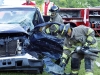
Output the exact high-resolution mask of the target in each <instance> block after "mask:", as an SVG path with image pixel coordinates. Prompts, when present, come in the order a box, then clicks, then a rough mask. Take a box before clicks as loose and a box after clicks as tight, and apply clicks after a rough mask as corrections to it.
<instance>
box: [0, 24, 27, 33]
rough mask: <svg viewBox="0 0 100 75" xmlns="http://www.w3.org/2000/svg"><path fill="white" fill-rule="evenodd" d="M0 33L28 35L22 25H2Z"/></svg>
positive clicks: (0, 25)
mask: <svg viewBox="0 0 100 75" xmlns="http://www.w3.org/2000/svg"><path fill="white" fill-rule="evenodd" d="M0 33H26V34H28V33H27V31H25V30H24V29H23V28H22V27H21V26H20V24H0Z"/></svg>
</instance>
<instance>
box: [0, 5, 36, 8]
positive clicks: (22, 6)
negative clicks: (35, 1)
mask: <svg viewBox="0 0 100 75" xmlns="http://www.w3.org/2000/svg"><path fill="white" fill-rule="evenodd" d="M0 8H36V7H34V6H28V5H1V6H0Z"/></svg>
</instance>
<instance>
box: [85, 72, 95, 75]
mask: <svg viewBox="0 0 100 75" xmlns="http://www.w3.org/2000/svg"><path fill="white" fill-rule="evenodd" d="M85 75H93V73H92V72H86V74H85Z"/></svg>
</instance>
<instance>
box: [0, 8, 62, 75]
mask: <svg viewBox="0 0 100 75" xmlns="http://www.w3.org/2000/svg"><path fill="white" fill-rule="evenodd" d="M47 24H52V23H49V22H47V23H45V22H44V19H43V17H42V15H41V13H40V12H39V10H38V8H36V7H31V6H1V7H0V71H10V72H11V71H18V72H27V73H33V74H34V73H42V72H43V67H44V63H43V59H44V57H48V56H49V57H50V58H54V59H57V60H58V59H59V57H60V56H61V54H62V51H63V49H62V46H61V40H60V39H57V38H56V37H54V36H52V35H47V34H44V33H42V32H40V31H39V28H40V27H41V26H45V25H47Z"/></svg>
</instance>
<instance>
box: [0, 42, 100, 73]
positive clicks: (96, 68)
mask: <svg viewBox="0 0 100 75" xmlns="http://www.w3.org/2000/svg"><path fill="white" fill-rule="evenodd" d="M98 49H100V40H99V41H98ZM99 56H100V53H99ZM97 61H98V62H100V58H97ZM81 62H82V63H81V68H80V70H79V75H85V69H84V60H82V61H81ZM65 71H66V73H67V72H70V71H71V70H70V61H69V63H68V65H67V66H66V69H65ZM0 75H29V74H25V73H0ZM31 75H34V74H31ZM37 75H50V74H48V73H46V72H43V74H37ZM94 75H100V68H98V67H97V66H96V64H94Z"/></svg>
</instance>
